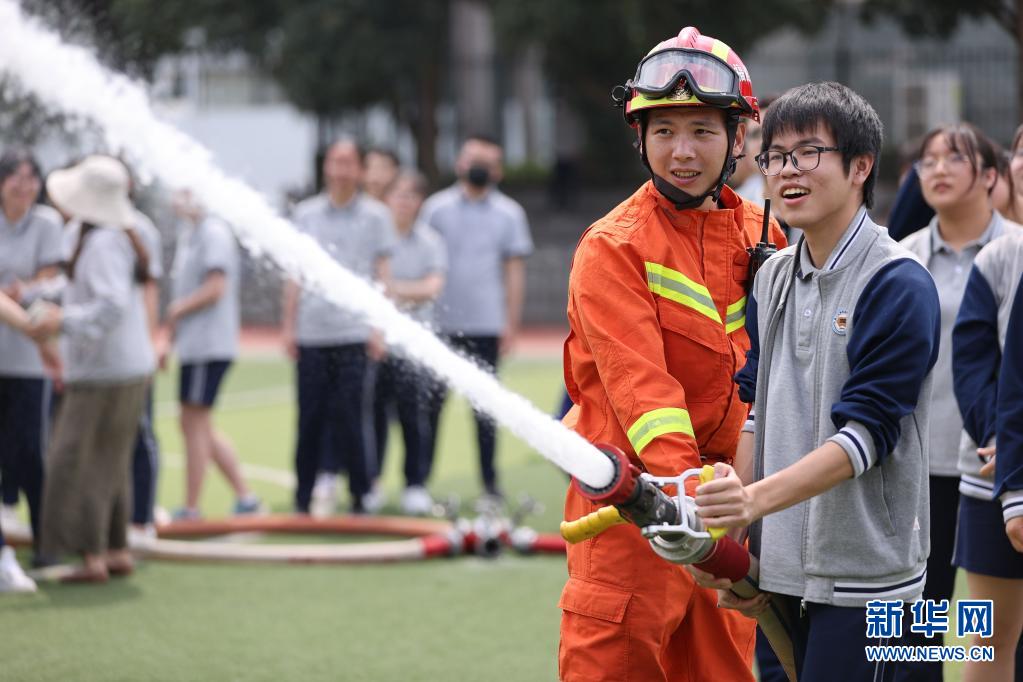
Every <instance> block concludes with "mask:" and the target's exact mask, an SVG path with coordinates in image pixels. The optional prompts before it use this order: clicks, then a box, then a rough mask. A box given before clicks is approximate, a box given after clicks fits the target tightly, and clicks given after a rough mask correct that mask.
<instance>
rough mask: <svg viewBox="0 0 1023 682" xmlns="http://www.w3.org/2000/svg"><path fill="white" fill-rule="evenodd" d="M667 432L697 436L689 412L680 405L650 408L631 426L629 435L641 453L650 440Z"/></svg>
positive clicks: (637, 450)
mask: <svg viewBox="0 0 1023 682" xmlns="http://www.w3.org/2000/svg"><path fill="white" fill-rule="evenodd" d="M666 433H684V434H686V435H688V436H691V437H693V438H696V434H695V433H694V432H693V422H692V420H691V419H690V418H689V412H688V411H687V410H683V409H681V408H678V407H661V408H658V409H656V410H650V411H649V412H647V413H646V414H644V415H643V416H642V417H640V418H639V419H637V420H636V421H635V422H634V423H633V424H632V426H630V427H629V433H628V436H629V442H630V443H632V447H633V448H635V450H636V454H639V453H640V452H642V451H643V448H645V447H646V446H647V445H649V444H650V441H652V440H653V439H654V438H657V437H658V436H663V435H664V434H666Z"/></svg>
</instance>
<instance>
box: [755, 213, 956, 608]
mask: <svg viewBox="0 0 1023 682" xmlns="http://www.w3.org/2000/svg"><path fill="white" fill-rule="evenodd" d="M808 269H809V270H810V272H809V273H808V272H807V270H808ZM811 299H812V300H811ZM940 323H941V313H940V306H939V302H938V293H937V291H936V289H935V286H934V281H933V280H932V278H931V276H930V274H929V273H928V272H927V270H926V269H925V268H924V267H923V266H922V265H921V264H920V263H919V262H918V261H917V260H916V259H915V258H914V256H913V255H912V254H911V253H910V252H909V251H907V250H906V249H904V248H902V247H901V246H899V245H898V244H897V243H896V242H895V241H894V240H892V239H891V238H890V237H889V236H888V232H887V230H885V229H884V228H883V227H879V226H878V225H875V224H874V222H873V221H871V220H870V218H869V217H868V216H867V213H866V210H865V209H864V208H862V207H861V208H860V210H859V212H858V213H857V214H856V216H855V217H854V218H853V221H852V222H851V223H850V225H849V228H848V229H847V230H846V232H845V234H844V235H843V237H842V239H841V240H840V241H839V243H838V245H837V246H836V247H835V249H834V251H833V252H832V254H831V256H830V257H829V259H828V262H827V263H825V264H824V266H823V267H822V268H820V269H816V268H813V265H812V262H811V261H810V259H809V255H808V251H807V247H806V244H805V240H804V239H800V241H799V242H798V243H797V244H796V245H794V246H790V247H788V248H786V249H784V250H782V251H780V252H779V253H778V254H777V255H775V256H774V257H772V258H771V259H770V260H768V261H767V263H766V264H765V265H764V266H763V268H762V269H761V270H760V272H759V273H758V274H757V277H756V281H755V282H754V286H753V291H752V292H751V294H750V296H749V298H748V301H747V304H746V330H747V332H748V333H749V337H750V344H751V346H750V351H749V353H748V355H747V362H746V365H745V367H744V368H743V369H742V370H741V371H740V372H739V373H738V374H737V375H736V382H737V383H738V384H739V396H740V398H741V399H742V400H743V401H744V402H747V403H754V404H755V410H756V418H755V428H754V432H755V449H754V453H755V471H756V477H757V479H760V478H764V477H765V475H770V474H771V473H773V472H775V471H780V470H781V469H783V468H785V467H787V466H791V465H792V464H794V463H795V462H797V461H798V460H799V459H801V458H802V457H803V456H804V455H805V454H807V453H808V452H810V451H811V450H812V449H815V448H817V447H820V446H821V445H823V444H824V443H825V442H826V441H833V442H835V443H837V444H838V445H840V446H841V447H842V448H843V449H844V450H845V451H846V453H847V454H848V456H849V461H850V463H851V464H852V469H853V472H854V475H853V478H851V479H850V480H847V481H843V482H842V483H840V484H838V485H837V486H835V487H834V488H832V489H830V490H828V491H826V492H824V493H821V494H820V495H817V496H816V497H813V498H811V499H809V500H806V501H805V502H802V503H800V504H799V505H795V506H793V507H790V508H789V509H786V510H782V512H779V513H778V514H777V515H774V514H772V515H770V516H768V517H766V518H765V519H762V520H761V521H759V522H757V523H756V524H754V526H753V528H752V529H751V535H750V548H751V550H752V551H753V553H754V554H756V555H758V556H759V557H760V559H761V565H760V570H761V587H762V588H763V589H765V590H768V591H775V592H781V593H783V594H792V595H794V596H800V597H802V598H803V599H805V600H807V601H811V602H816V603H823V604H833V605H836V606H850V607H862V606H864V605H865V604H866V602H868V601H870V600H872V599H906V600H911V599H916V598H918V597H919V596H920V594H921V593H922V592H923V587H924V581H925V578H926V568H927V555H928V553H929V551H930V540H929V514H928V463H927V449H928V410H929V404H930V400H929V398H930V385H931V380H930V372H931V369H932V368H933V366H934V363H935V362H936V360H937V355H938V345H939V338H940ZM765 442H766V443H767V444H768V446H769V447H768V448H766V449H765ZM806 448H808V449H806ZM765 457H766V458H769V459H765ZM772 517H773V518H772ZM779 520H782V522H781V523H779ZM779 550H780V551H779Z"/></svg>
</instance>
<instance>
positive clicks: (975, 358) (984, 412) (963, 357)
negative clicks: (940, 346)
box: [952, 265, 1001, 447]
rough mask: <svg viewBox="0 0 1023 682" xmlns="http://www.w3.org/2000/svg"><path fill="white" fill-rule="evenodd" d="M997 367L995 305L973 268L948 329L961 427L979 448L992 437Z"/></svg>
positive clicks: (996, 315)
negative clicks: (949, 330)
mask: <svg viewBox="0 0 1023 682" xmlns="http://www.w3.org/2000/svg"><path fill="white" fill-rule="evenodd" d="M1000 363H1001V352H1000V351H999V343H998V301H997V300H996V299H995V293H994V292H993V291H992V290H991V285H990V284H988V281H987V279H986V278H985V277H984V275H983V274H982V273H981V271H980V270H979V269H978V268H977V266H976V265H974V266H973V269H972V270H971V271H970V278H969V280H967V282H966V291H965V293H964V294H963V302H962V304H961V305H960V306H959V316H958V317H956V323H955V327H953V329H952V387H953V390H954V391H955V394H956V402H957V403H959V412H960V414H962V416H963V427H964V428H965V429H966V432H967V433H968V434H970V438H972V439H973V442H975V443H977V444H978V445H980V446H981V447H983V446H984V445H986V444H987V443H988V441H990V440H991V438H993V437H994V435H995V399H996V397H997V395H998V366H999V364H1000Z"/></svg>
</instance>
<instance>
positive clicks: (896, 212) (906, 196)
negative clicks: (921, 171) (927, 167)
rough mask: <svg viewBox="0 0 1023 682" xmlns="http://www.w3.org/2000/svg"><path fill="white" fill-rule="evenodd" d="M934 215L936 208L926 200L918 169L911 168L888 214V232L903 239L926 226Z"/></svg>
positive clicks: (893, 237)
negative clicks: (921, 187) (917, 172)
mask: <svg viewBox="0 0 1023 682" xmlns="http://www.w3.org/2000/svg"><path fill="white" fill-rule="evenodd" d="M933 217H934V209H933V208H931V207H930V206H928V205H927V202H926V201H924V193H923V190H921V189H920V178H919V177H917V174H916V169H915V168H910V169H909V172H908V173H906V179H905V180H903V181H902V184H901V185H899V191H898V193H897V194H896V195H895V202H894V203H893V204H892V212H891V213H890V214H889V215H888V234H889V235H890V236H891V238H892V239H894V240H895V241H897V242H898V241H902V240H903V239H905V238H906V237H908V236H909V235H911V234H913V233H914V232H916V231H917V230H919V229H921V228H923V227H926V226H927V223H929V222H931V218H933Z"/></svg>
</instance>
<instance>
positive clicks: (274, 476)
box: [160, 452, 295, 489]
mask: <svg viewBox="0 0 1023 682" xmlns="http://www.w3.org/2000/svg"><path fill="white" fill-rule="evenodd" d="M160 464H161V465H163V466H168V467H171V468H173V469H183V468H184V467H185V458H184V456H183V455H182V454H181V453H179V452H161V453H160ZM240 464H241V467H242V473H243V474H244V475H245V478H247V479H248V480H251V481H262V482H263V483H271V484H273V485H278V486H280V487H282V488H287V489H293V488H294V487H295V474H294V473H292V472H290V471H284V470H283V469H275V468H273V467H267V466H262V465H260V464H246V463H245V462H240Z"/></svg>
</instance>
